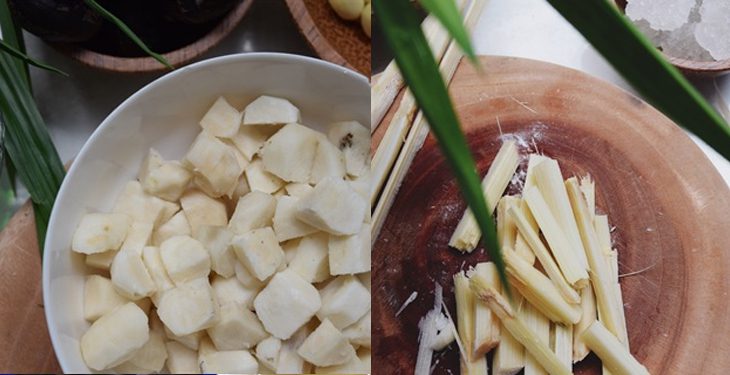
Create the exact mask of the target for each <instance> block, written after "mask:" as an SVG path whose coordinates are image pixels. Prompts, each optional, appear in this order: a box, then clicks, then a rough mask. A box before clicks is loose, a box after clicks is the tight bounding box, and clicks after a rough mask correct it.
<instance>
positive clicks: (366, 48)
mask: <svg viewBox="0 0 730 375" xmlns="http://www.w3.org/2000/svg"><path fill="white" fill-rule="evenodd" d="M286 4H287V6H289V11H291V14H292V17H294V21H296V23H297V27H299V30H300V31H301V32H302V34H303V35H304V37H305V38H306V39H307V42H308V43H309V45H311V46H312V48H313V49H314V50H315V52H317V55H319V57H321V58H322V59H324V60H327V61H330V62H332V63H335V64H338V65H342V66H345V67H348V68H350V69H354V70H357V71H358V72H360V73H362V74H364V75H365V76H366V77H370V51H371V48H370V38H368V36H367V35H366V34H365V32H364V31H363V30H362V27H361V26H360V21H359V20H357V21H345V20H343V19H341V18H340V17H339V16H337V13H335V11H334V10H333V9H332V6H330V5H329V3H328V1H327V0H286Z"/></svg>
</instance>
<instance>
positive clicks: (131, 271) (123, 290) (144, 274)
mask: <svg viewBox="0 0 730 375" xmlns="http://www.w3.org/2000/svg"><path fill="white" fill-rule="evenodd" d="M109 273H110V274H111V278H112V283H113V284H114V287H115V288H116V290H117V292H119V294H121V295H123V296H124V297H127V298H129V299H131V300H138V299H141V298H144V297H148V296H151V295H152V294H153V293H155V292H156V291H157V285H155V281H154V280H152V277H151V276H150V274H149V272H148V271H147V267H146V266H145V265H144V262H143V261H142V254H138V253H135V252H131V251H120V252H119V253H117V256H116V257H114V262H112V267H111V270H110V271H109Z"/></svg>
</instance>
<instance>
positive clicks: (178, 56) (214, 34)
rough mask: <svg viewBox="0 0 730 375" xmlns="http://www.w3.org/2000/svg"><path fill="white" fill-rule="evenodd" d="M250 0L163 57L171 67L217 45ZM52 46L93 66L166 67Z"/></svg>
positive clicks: (143, 59)
mask: <svg viewBox="0 0 730 375" xmlns="http://www.w3.org/2000/svg"><path fill="white" fill-rule="evenodd" d="M253 2H254V0H241V2H240V3H239V4H238V5H236V6H235V7H234V8H233V9H232V10H231V11H230V12H229V13H228V14H227V15H226V16H225V17H224V18H223V19H222V20H221V21H220V23H219V24H218V25H217V26H216V27H215V28H213V30H211V31H210V32H209V33H207V34H206V35H205V36H203V37H202V38H200V39H198V40H197V41H195V42H193V43H191V44H189V45H187V46H184V47H182V48H179V49H177V50H175V51H172V52H168V53H165V54H163V56H164V57H165V59H167V61H168V62H169V63H170V64H171V65H172V66H175V67H179V66H183V65H185V64H187V63H189V62H191V61H192V60H193V59H195V58H196V57H198V56H200V55H202V54H203V53H205V52H206V51H208V50H209V49H211V48H213V47H214V46H215V45H216V44H218V43H219V42H220V41H221V40H222V39H223V38H224V37H226V35H228V34H229V33H230V32H231V31H233V29H235V27H236V26H238V24H239V23H240V22H241V20H242V19H243V16H244V15H246V13H247V12H248V9H249V8H250V7H251V4H253ZM53 46H54V47H55V48H56V49H58V50H59V51H61V52H63V53H65V54H67V55H69V56H71V57H73V58H74V59H76V60H78V61H80V62H82V63H84V64H86V65H88V66H91V67H94V68H99V69H104V70H111V71H115V72H124V73H139V72H158V71H163V70H166V69H167V68H166V67H165V66H164V65H162V64H160V63H159V62H158V61H157V60H155V59H153V58H152V57H118V56H111V55H107V54H103V53H99V52H94V51H91V50H88V49H84V48H81V47H79V46H77V45H75V44H61V43H56V44H53Z"/></svg>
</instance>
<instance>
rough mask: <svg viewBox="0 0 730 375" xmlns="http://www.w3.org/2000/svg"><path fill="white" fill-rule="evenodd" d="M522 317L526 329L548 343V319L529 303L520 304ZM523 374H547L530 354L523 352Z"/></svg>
mask: <svg viewBox="0 0 730 375" xmlns="http://www.w3.org/2000/svg"><path fill="white" fill-rule="evenodd" d="M521 316H522V319H523V320H524V321H525V325H526V326H527V328H528V329H530V330H531V331H532V332H534V333H535V336H536V337H537V338H538V339H540V341H542V342H543V343H545V344H549V343H550V320H548V318H547V317H545V315H543V314H542V313H540V312H539V311H538V310H537V309H536V308H534V307H533V306H532V305H531V304H529V303H523V304H522V311H521ZM524 375H548V373H547V371H545V369H544V368H543V367H542V365H541V364H540V363H539V362H538V361H537V360H536V359H535V357H533V356H532V354H530V353H529V352H528V353H525V373H524Z"/></svg>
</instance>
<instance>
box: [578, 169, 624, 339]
mask: <svg viewBox="0 0 730 375" xmlns="http://www.w3.org/2000/svg"><path fill="white" fill-rule="evenodd" d="M565 186H566V187H567V190H568V196H569V198H570V204H571V206H572V208H573V213H574V214H575V218H576V220H577V222H578V229H579V230H580V236H581V240H582V241H583V245H584V249H585V250H586V255H587V258H588V263H589V265H590V268H591V284H592V285H593V291H594V292H595V295H596V306H597V307H598V308H597V310H598V311H600V316H601V319H602V321H603V322H604V324H605V325H606V327H607V328H608V330H609V331H611V333H613V334H614V335H616V337H619V334H620V326H621V323H620V319H621V318H620V317H619V316H618V306H617V303H616V297H615V285H614V284H615V283H613V282H612V280H611V276H610V274H609V272H608V271H609V270H608V266H607V264H606V261H605V256H604V255H603V252H602V251H601V245H600V244H599V243H598V236H597V235H596V231H595V228H594V226H593V221H592V220H591V217H590V213H589V212H588V205H587V203H586V201H585V198H584V197H583V194H582V193H581V191H580V186H579V185H578V180H577V179H576V178H575V177H572V178H569V179H568V180H567V181H566V182H565Z"/></svg>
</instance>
